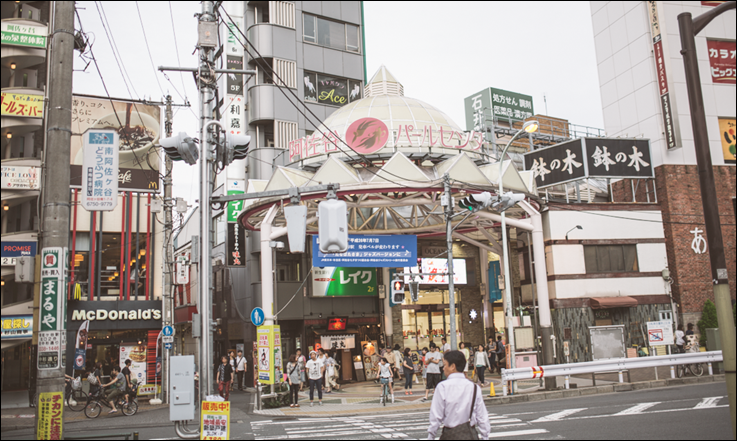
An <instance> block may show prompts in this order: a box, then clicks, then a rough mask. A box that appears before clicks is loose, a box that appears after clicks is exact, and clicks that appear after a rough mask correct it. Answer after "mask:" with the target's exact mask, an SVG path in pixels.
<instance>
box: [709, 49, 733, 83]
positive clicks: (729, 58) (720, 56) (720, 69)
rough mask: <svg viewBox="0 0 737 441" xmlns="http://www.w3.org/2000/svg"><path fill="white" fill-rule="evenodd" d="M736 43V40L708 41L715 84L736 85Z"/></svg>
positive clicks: (712, 76) (712, 79) (712, 77)
mask: <svg viewBox="0 0 737 441" xmlns="http://www.w3.org/2000/svg"><path fill="white" fill-rule="evenodd" d="M735 43H736V42H735V40H710V39H708V38H707V39H706V47H707V48H708V49H709V66H710V67H711V81H712V82H713V83H718V84H735V74H737V59H735V53H736V52H737V45H736V44H735Z"/></svg>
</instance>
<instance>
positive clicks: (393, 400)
mask: <svg viewBox="0 0 737 441" xmlns="http://www.w3.org/2000/svg"><path fill="white" fill-rule="evenodd" d="M392 404H394V394H392Z"/></svg>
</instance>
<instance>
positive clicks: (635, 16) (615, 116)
mask: <svg viewBox="0 0 737 441" xmlns="http://www.w3.org/2000/svg"><path fill="white" fill-rule="evenodd" d="M713 5H714V3H713V2H695V1H689V2H667V1H648V2H622V1H611V2H591V20H592V23H593V31H594V40H595V46H596V58H597V63H598V67H599V84H600V91H601V100H602V108H603V114H604V124H605V128H606V131H607V133H608V135H609V136H615V137H616V136H621V137H625V138H626V137H643V138H646V139H650V142H651V146H652V160H653V166H654V169H655V189H654V191H653V192H651V194H650V195H649V196H648V195H647V194H646V193H645V191H646V190H645V189H644V188H642V187H639V188H635V187H633V186H632V183H631V182H629V181H628V180H625V181H620V182H617V183H615V184H614V185H613V189H612V194H613V196H614V198H615V201H617V202H633V201H637V202H643V201H645V200H646V198H647V197H652V196H654V195H657V196H656V197H657V201H658V204H659V206H660V209H661V212H662V217H663V231H664V237H665V243H666V248H667V256H668V268H669V270H670V277H671V278H672V281H673V283H672V290H673V297H674V300H675V302H676V304H677V305H678V312H679V314H680V315H681V318H682V322H683V323H694V324H695V323H697V321H698V320H699V318H700V316H701V310H702V308H703V305H704V302H705V301H706V300H707V299H711V300H712V301H713V299H714V295H713V289H712V282H711V276H710V274H711V267H710V260H709V250H708V249H706V242H705V233H704V231H705V226H704V221H703V208H702V200H701V192H700V184H699V178H698V168H697V165H696V154H695V147H694V136H693V130H692V127H691V112H690V107H689V100H688V94H687V90H686V79H685V71H684V65H683V57H682V56H681V54H680V49H681V42H680V35H679V29H678V21H677V17H678V15H679V14H681V13H684V12H690V13H691V15H692V16H693V17H696V16H698V15H700V14H702V13H704V12H706V11H708V10H709V9H711V8H713V7H714V6H713ZM735 29H736V26H735V12H734V11H733V10H732V11H727V12H726V13H724V14H722V15H720V16H719V17H717V18H715V19H714V20H713V21H712V22H711V23H710V24H709V25H708V26H706V27H705V28H704V29H703V30H702V31H701V32H700V33H699V34H698V35H697V36H696V48H697V52H698V60H699V61H698V63H699V66H698V67H699V73H700V80H701V87H702V91H703V97H704V107H705V108H704V111H705V113H706V123H707V128H708V132H709V133H708V135H709V146H708V148H709V151H710V153H711V160H712V164H713V168H714V177H715V181H716V192H717V199H718V205H719V207H718V210H719V215H720V221H721V225H722V235H723V239H724V254H725V257H726V259H727V271H728V276H729V287H730V292H731V294H732V299H733V302H734V298H735V287H736V285H735V255H736V254H737V253H736V252H735V241H736V240H737V238H736V237H735V228H734V225H735V191H736V190H737V189H736V188H735V150H734V145H735V139H734V136H735V135H734V133H735V109H736V108H737V102H736V99H737V98H736V95H737V92H736V89H735V75H734V73H735V57H734V53H735ZM702 242H703V243H702Z"/></svg>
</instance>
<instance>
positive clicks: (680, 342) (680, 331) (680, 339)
mask: <svg viewBox="0 0 737 441" xmlns="http://www.w3.org/2000/svg"><path fill="white" fill-rule="evenodd" d="M685 335H686V334H685V333H684V332H683V325H678V328H677V329H676V346H678V352H680V353H683V352H684V350H683V347H684V346H685V344H686V340H684V339H683V337H684V336H685Z"/></svg>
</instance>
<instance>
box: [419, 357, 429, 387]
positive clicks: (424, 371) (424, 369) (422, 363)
mask: <svg viewBox="0 0 737 441" xmlns="http://www.w3.org/2000/svg"><path fill="white" fill-rule="evenodd" d="M428 352H430V350H429V349H427V348H422V356H421V357H420V367H421V368H422V381H423V382H424V383H425V384H427V365H426V364H425V356H426V355H427V353H428Z"/></svg>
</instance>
